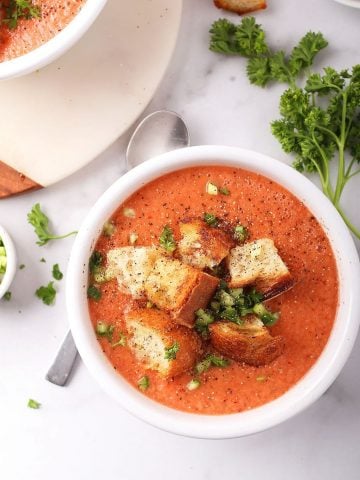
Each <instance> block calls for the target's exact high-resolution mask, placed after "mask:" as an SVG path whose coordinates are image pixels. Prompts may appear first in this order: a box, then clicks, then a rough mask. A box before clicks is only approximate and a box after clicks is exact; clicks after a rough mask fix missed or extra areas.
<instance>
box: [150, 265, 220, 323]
mask: <svg viewBox="0 0 360 480" xmlns="http://www.w3.org/2000/svg"><path fill="white" fill-rule="evenodd" d="M218 283H219V280H218V279H217V278H215V277H212V276H211V275H207V274H206V273H204V272H201V271H200V270H197V269H196V268H193V267H191V266H190V265H185V264H184V263H181V262H180V261H179V260H175V259H171V258H167V257H161V258H158V259H157V260H156V261H155V263H154V266H153V268H152V270H151V272H150V274H149V276H148V277H147V279H146V281H145V292H146V295H147V297H148V299H149V300H150V301H151V302H153V303H154V304H155V305H156V306H157V307H159V308H160V309H162V310H165V311H167V312H169V313H170V315H171V316H172V317H173V318H174V319H175V321H176V322H177V323H180V324H183V325H186V326H188V327H192V326H193V325H194V321H195V311H196V310H197V309H199V308H204V307H206V305H207V304H208V302H209V300H210V298H211V297H212V295H213V294H214V292H215V290H216V288H217V286H218Z"/></svg>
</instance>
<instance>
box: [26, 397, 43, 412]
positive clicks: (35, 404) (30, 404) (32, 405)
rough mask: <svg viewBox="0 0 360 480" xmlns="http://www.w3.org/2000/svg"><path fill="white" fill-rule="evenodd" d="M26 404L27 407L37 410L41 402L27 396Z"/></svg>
mask: <svg viewBox="0 0 360 480" xmlns="http://www.w3.org/2000/svg"><path fill="white" fill-rule="evenodd" d="M27 406H28V407H29V408H33V409H34V410H38V409H39V408H40V407H41V403H39V402H37V401H36V400H34V399H33V398H29V400H28V403H27Z"/></svg>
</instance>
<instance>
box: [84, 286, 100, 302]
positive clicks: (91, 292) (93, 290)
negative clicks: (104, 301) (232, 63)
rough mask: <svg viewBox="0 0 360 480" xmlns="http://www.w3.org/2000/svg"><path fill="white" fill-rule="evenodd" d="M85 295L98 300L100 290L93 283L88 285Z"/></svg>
mask: <svg viewBox="0 0 360 480" xmlns="http://www.w3.org/2000/svg"><path fill="white" fill-rule="evenodd" d="M87 296H88V298H92V299H93V300H95V301H96V302H98V301H99V300H100V298H101V292H100V290H99V289H98V288H97V287H95V285H90V286H89V288H88V289H87Z"/></svg>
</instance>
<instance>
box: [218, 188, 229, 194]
mask: <svg viewBox="0 0 360 480" xmlns="http://www.w3.org/2000/svg"><path fill="white" fill-rule="evenodd" d="M219 192H220V193H221V195H230V190H229V189H228V188H227V187H219Z"/></svg>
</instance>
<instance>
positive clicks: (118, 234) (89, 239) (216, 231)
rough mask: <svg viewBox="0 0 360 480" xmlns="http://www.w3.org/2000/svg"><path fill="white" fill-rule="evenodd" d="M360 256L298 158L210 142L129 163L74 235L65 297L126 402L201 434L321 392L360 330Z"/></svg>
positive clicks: (100, 371)
mask: <svg viewBox="0 0 360 480" xmlns="http://www.w3.org/2000/svg"><path fill="white" fill-rule="evenodd" d="M359 288H360V267H359V258H358V255H357V252H356V248H355V246H354V243H353V240H352V238H351V235H350V234H349V232H348V230H347V229H346V226H345V225H344V223H343V222H342V220H341V218H340V216H339V215H338V213H337V211H336V210H335V209H334V207H333V206H332V205H331V203H330V202H329V201H328V199H327V198H326V197H325V196H324V195H323V194H322V193H321V192H320V190H318V189H317V187H315V186H314V185H313V184H312V183H311V182H310V181H309V180H308V179H306V178H305V177H304V176H302V175H301V174H299V173H298V172H296V171H295V170H294V169H292V168H291V167H289V166H287V165H284V164H282V163H281V162H279V161H277V160H274V159H272V158H270V157H267V156H265V155H262V154H259V153H256V152H253V151H248V150H243V149H240V148H232V147H221V146H201V147H191V148H186V149H181V150H177V151H175V152H170V153H167V154H164V155H161V156H158V157H156V158H153V159H151V160H149V161H147V162H145V163H144V164H142V165H140V166H138V167H136V168H134V169H133V170H131V171H130V172H128V173H127V174H126V175H124V176H123V177H121V178H120V179H119V180H118V181H117V182H115V184H113V185H112V186H111V187H110V188H109V189H108V190H107V191H106V192H105V193H104V194H103V195H102V197H101V198H100V199H99V200H98V201H97V203H96V204H95V206H94V207H93V208H92V210H91V211H90V213H89V214H88V216H87V218H86V219H85V221H84V223H83V225H82V227H81V229H80V231H79V234H78V236H77V238H76V241H75V244H74V248H73V251H72V254H71V259H70V263H69V269H68V280H67V306H68V312H69V318H70V325H71V329H72V332H73V335H74V338H75V341H76V344H77V347H78V349H79V352H80V354H81V356H82V358H83V360H84V362H85V364H86V365H87V367H88V368H89V370H90V372H91V373H92V374H93V376H94V377H95V379H96V381H97V382H98V383H99V385H101V386H102V388H103V389H104V390H105V391H106V392H108V393H109V394H110V395H111V396H112V397H114V398H115V399H116V400H118V402H119V403H120V404H121V405H122V406H123V407H124V408H125V409H127V410H128V411H129V412H131V413H133V414H134V415H136V416H138V417H140V418H141V419H143V420H145V421H147V422H149V423H151V424H153V425H155V426H157V427H160V428H162V429H165V430H168V431H170V432H174V433H178V434H183V435H188V436H193V437H203V438H229V437H237V436H242V435H247V434H251V433H255V432H258V431H261V430H264V429H266V428H269V427H271V426H274V425H276V424H279V423H280V422H282V421H284V420H286V419H288V418H290V417H292V416H293V415H295V414H297V413H299V412H300V411H302V410H303V409H305V408H306V407H307V406H309V405H310V404H311V403H312V402H314V401H315V400H316V399H318V398H319V397H320V396H321V395H322V394H323V393H324V392H325V391H326V389H327V388H329V386H330V385H331V383H332V382H333V381H334V380H335V378H336V377H337V375H338V374H339V372H340V370H341V368H342V367H343V365H344V363H345V361H346V359H347V358H348V356H349V354H350V351H351V349H352V346H353V344H354V341H355V337H356V334H357V330H358V325H359V319H360V309H359V300H358V291H359Z"/></svg>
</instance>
